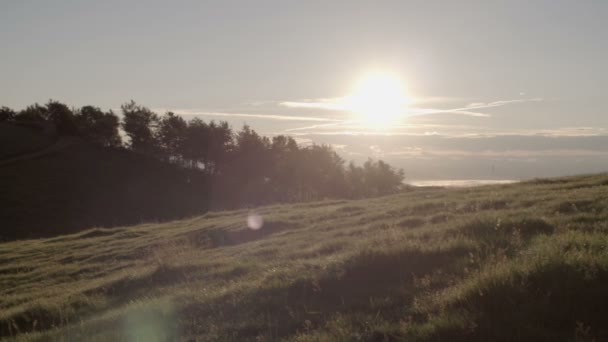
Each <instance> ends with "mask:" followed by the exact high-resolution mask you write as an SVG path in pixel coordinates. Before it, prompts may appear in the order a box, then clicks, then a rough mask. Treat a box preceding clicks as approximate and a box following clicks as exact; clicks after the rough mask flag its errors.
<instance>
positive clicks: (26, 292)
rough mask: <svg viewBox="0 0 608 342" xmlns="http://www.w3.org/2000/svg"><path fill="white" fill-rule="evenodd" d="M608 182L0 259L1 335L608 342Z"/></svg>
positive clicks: (475, 191)
mask: <svg viewBox="0 0 608 342" xmlns="http://www.w3.org/2000/svg"><path fill="white" fill-rule="evenodd" d="M607 193H608V175H606V174H603V175H592V176H581V177H570V178H560V179H543V180H534V181H529V182H524V183H520V184H512V185H500V186H484V187H478V188H465V189H424V188H422V189H413V190H409V191H407V192H404V193H402V194H398V195H394V196H389V197H382V198H374V199H368V200H359V201H322V202H315V203H301V204H293V205H275V206H268V207H261V208H257V209H256V212H257V213H258V214H260V215H262V216H263V218H264V221H265V224H264V227H263V228H262V229H261V230H259V231H251V230H249V229H248V228H246V226H245V221H246V217H247V215H248V213H249V212H248V211H247V210H239V211H228V212H210V213H208V214H206V215H204V216H201V217H193V218H190V219H186V220H181V221H174V222H166V223H160V224H142V225H137V226H132V227H120V228H112V229H104V228H96V229H92V230H87V231H84V232H80V233H78V234H73V235H63V236H59V237H55V238H48V239H38V240H24V241H14V242H6V243H2V244H0V336H2V337H3V338H6V339H7V340H17V341H37V340H42V341H45V340H51V341H52V340H111V341H134V340H139V341H164V340H183V341H217V340H223V341H275V340H285V341H402V340H403V341H517V340H518V341H556V340H559V341H604V340H607V339H608V306H607V305H606V303H608V197H607V196H606V194H607Z"/></svg>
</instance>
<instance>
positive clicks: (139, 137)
mask: <svg viewBox="0 0 608 342" xmlns="http://www.w3.org/2000/svg"><path fill="white" fill-rule="evenodd" d="M120 108H121V109H122V113H123V123H122V128H123V129H124V130H125V133H126V134H127V136H128V137H129V138H130V142H129V147H130V148H131V149H132V150H133V151H137V152H142V153H147V154H152V155H156V154H157V153H158V150H159V146H158V144H157V141H156V139H155V134H154V131H155V130H156V128H157V125H158V115H156V113H154V112H152V111H151V110H150V109H148V108H147V107H144V106H139V105H137V104H136V103H135V102H134V101H133V100H131V102H129V103H125V104H123V105H122V106H121V107H120Z"/></svg>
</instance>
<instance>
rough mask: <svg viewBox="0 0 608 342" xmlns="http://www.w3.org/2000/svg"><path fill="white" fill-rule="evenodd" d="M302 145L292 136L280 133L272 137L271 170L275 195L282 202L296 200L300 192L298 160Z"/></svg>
mask: <svg viewBox="0 0 608 342" xmlns="http://www.w3.org/2000/svg"><path fill="white" fill-rule="evenodd" d="M300 152H301V151H300V147H299V146H298V144H297V143H296V141H295V140H294V139H293V138H292V137H288V136H284V135H279V136H275V137H273V138H272V145H271V146H270V155H271V158H272V162H271V165H272V169H271V172H270V179H271V186H272V192H273V196H274V198H275V199H276V200H278V201H282V202H288V201H294V200H295V199H296V197H297V195H298V194H299V189H300V188H299V185H300V183H299V179H297V178H295V177H294V176H295V175H297V174H298V171H299V170H298V160H299V155H300Z"/></svg>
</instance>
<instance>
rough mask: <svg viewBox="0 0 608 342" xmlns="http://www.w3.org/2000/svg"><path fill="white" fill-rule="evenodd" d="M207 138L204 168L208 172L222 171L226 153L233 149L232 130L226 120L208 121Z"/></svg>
mask: <svg viewBox="0 0 608 342" xmlns="http://www.w3.org/2000/svg"><path fill="white" fill-rule="evenodd" d="M208 127H209V140H208V145H207V154H206V155H207V159H206V164H205V168H206V170H207V171H208V173H209V174H212V175H217V174H219V173H221V172H222V171H223V168H224V166H225V164H226V161H227V158H228V153H230V151H232V150H233V149H234V146H233V143H234V142H233V132H232V129H231V128H230V125H228V123H227V122H226V121H220V122H219V123H218V124H216V123H215V122H214V121H211V123H209V126H208Z"/></svg>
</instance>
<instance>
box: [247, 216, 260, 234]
mask: <svg viewBox="0 0 608 342" xmlns="http://www.w3.org/2000/svg"><path fill="white" fill-rule="evenodd" d="M263 226H264V218H263V217H262V215H259V214H256V213H249V215H248V216H247V227H248V228H249V229H253V230H258V229H260V228H262V227H263Z"/></svg>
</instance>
